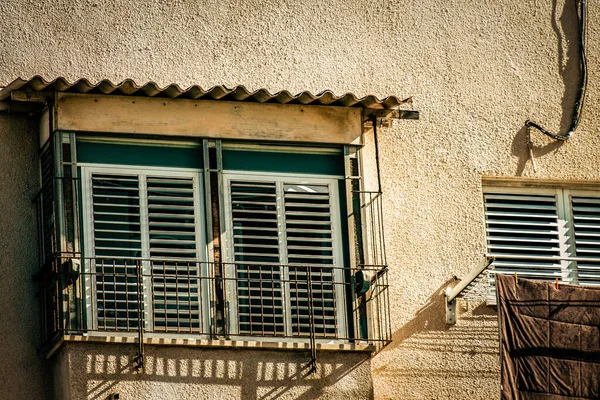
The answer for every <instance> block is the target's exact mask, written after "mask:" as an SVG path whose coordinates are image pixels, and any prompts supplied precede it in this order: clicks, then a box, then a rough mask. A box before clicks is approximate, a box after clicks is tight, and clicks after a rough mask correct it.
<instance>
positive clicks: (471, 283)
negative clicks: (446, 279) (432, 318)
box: [445, 257, 494, 325]
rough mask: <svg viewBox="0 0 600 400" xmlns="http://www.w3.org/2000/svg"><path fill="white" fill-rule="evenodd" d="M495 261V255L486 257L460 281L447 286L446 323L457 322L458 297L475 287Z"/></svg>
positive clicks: (452, 323)
mask: <svg viewBox="0 0 600 400" xmlns="http://www.w3.org/2000/svg"><path fill="white" fill-rule="evenodd" d="M493 262H494V258H493V257H486V258H485V260H483V262H482V263H481V264H479V265H478V266H476V267H475V268H473V269H472V270H471V272H469V273H468V274H467V276H465V277H464V278H463V279H461V280H460V281H455V282H452V283H451V284H450V285H449V286H448V287H447V288H446V301H445V303H446V323H447V324H449V325H454V324H456V299H457V298H462V297H463V296H464V295H465V294H467V293H468V292H469V291H471V289H473V288H474V287H475V285H477V284H478V283H479V282H480V281H481V278H482V277H483V272H484V271H485V270H487V269H488V268H489V267H490V265H492V263H493Z"/></svg>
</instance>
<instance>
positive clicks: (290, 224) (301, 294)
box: [283, 183, 337, 337]
mask: <svg viewBox="0 0 600 400" xmlns="http://www.w3.org/2000/svg"><path fill="white" fill-rule="evenodd" d="M283 190H284V193H285V194H284V205H285V206H284V212H285V234H286V239H287V261H288V264H289V266H290V267H289V282H290V283H289V297H290V305H291V307H290V308H291V309H290V313H291V320H292V334H293V335H294V336H308V335H309V334H310V327H311V322H312V325H313V328H314V331H315V333H316V334H317V335H318V336H320V337H335V336H336V334H337V325H336V314H337V307H336V300H337V299H336V293H335V291H336V289H337V288H336V287H335V286H336V285H334V281H335V277H334V271H335V270H334V269H333V268H332V267H334V265H333V264H334V239H333V221H332V210H331V197H330V193H329V186H328V185H310V184H288V183H285V184H284V185H283ZM309 280H310V287H309ZM309 289H310V290H309ZM311 313H312V316H313V317H312V321H311V319H310V314H311Z"/></svg>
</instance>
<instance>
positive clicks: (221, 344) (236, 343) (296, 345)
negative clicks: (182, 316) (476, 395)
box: [46, 335, 376, 358]
mask: <svg viewBox="0 0 600 400" xmlns="http://www.w3.org/2000/svg"><path fill="white" fill-rule="evenodd" d="M65 342H69V343H77V342H86V343H120V344H127V343H131V344H135V343H138V338H137V337H133V336H96V335H94V336H87V335H64V336H63V337H62V338H60V339H59V340H58V342H57V343H56V344H55V345H54V346H53V347H52V348H51V349H50V351H48V353H47V354H46V358H50V357H52V355H53V354H54V353H55V352H56V351H57V350H58V349H59V348H60V347H61V346H62V344H63V343H65ZM144 344H146V345H152V346H189V347H204V348H235V349H241V348H244V349H265V350H306V351H309V350H310V344H309V343H301V342H276V341H272V342H271V341H264V340H263V341H256V340H227V339H184V338H158V337H145V338H144ZM317 350H319V351H349V352H373V351H375V350H376V346H374V345H373V344H370V343H359V344H348V343H317Z"/></svg>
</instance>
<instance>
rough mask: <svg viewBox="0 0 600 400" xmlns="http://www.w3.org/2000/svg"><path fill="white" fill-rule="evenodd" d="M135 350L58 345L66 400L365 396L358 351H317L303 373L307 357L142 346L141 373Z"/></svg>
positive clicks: (367, 365)
mask: <svg viewBox="0 0 600 400" xmlns="http://www.w3.org/2000/svg"><path fill="white" fill-rule="evenodd" d="M137 350H138V349H137V346H136V345H115V344H81V343H74V344H68V345H66V346H65V348H64V350H63V351H62V353H61V355H60V357H61V358H64V359H66V360H68V368H69V371H70V373H69V376H68V388H69V392H70V399H71V400H79V399H82V400H83V399H85V400H88V399H89V400H91V399H97V400H104V399H106V398H107V397H108V396H110V395H112V394H117V393H118V394H119V396H120V398H122V399H128V400H136V399H140V400H142V399H157V400H158V399H199V398H201V399H207V400H208V399H219V400H225V399H232V400H233V399H248V400H250V399H306V400H308V399H315V398H324V399H369V398H372V397H373V386H372V385H371V384H370V383H369V382H370V375H371V362H370V358H369V355H368V354H364V353H320V354H319V355H318V359H319V363H318V367H317V372H316V373H315V374H308V373H307V372H308V370H307V368H306V363H307V361H308V360H309V359H310V353H307V352H287V351H285V352H284V351H262V350H254V351H253V350H225V349H212V350H211V349H201V348H192V349H185V350H182V349H181V348H176V347H165V346H160V347H156V346H146V348H145V368H144V370H143V372H138V371H136V370H135V368H134V367H133V358H134V356H135V355H136V353H137Z"/></svg>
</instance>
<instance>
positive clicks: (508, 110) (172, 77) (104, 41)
mask: <svg viewBox="0 0 600 400" xmlns="http://www.w3.org/2000/svg"><path fill="white" fill-rule="evenodd" d="M588 6H589V16H588V20H589V30H588V40H587V43H588V62H589V68H590V71H589V85H588V97H587V103H586V108H585V110H584V114H583V119H582V122H581V126H580V129H579V130H578V132H577V133H576V134H575V135H574V137H573V138H572V139H570V140H569V141H568V142H567V143H564V144H562V145H561V144H560V143H558V144H557V143H552V142H551V141H549V140H546V139H545V138H544V137H542V136H540V135H539V134H534V141H535V149H534V155H535V157H536V163H537V172H534V171H533V169H532V168H531V163H529V162H528V161H527V149H526V131H525V130H524V129H523V122H524V121H525V119H527V118H532V119H533V120H535V121H538V122H540V123H542V124H545V125H546V126H547V127H549V128H550V129H552V130H558V129H561V130H562V131H564V130H565V129H566V127H567V124H568V120H569V118H570V108H571V105H572V101H573V97H574V94H575V87H574V85H575V84H576V82H577V74H576V72H577V71H576V65H577V57H576V56H577V49H576V45H575V44H576V36H575V28H574V27H575V19H574V15H575V14H574V1H571V0H552V1H541V0H499V1H477V2H473V1H467V0H450V1H448V0H443V1H442V0H423V1H408V2H407V1H400V0H383V1H380V2H369V1H365V0H357V1H338V0H335V1H334V0H331V1H320V0H319V1H317V0H311V1H302V2H296V1H275V0H270V1H264V0H254V1H244V2H241V1H227V0H219V1H216V0H215V1H205V2H187V1H172V2H162V1H160V0H147V1H139V2H130V1H124V0H110V1H102V2H101V1H95V0H89V1H83V0H80V1H72V0H68V1H67V0H62V1H59V0H55V1H50V0H43V1H33V0H31V1H27V0H4V1H3V2H1V3H0V20H1V23H0V83H3V84H6V83H8V82H10V81H12V80H13V79H14V78H16V77H17V76H22V77H30V76H32V75H35V74H41V75H43V76H44V77H46V78H48V79H52V78H54V77H56V76H65V77H67V78H69V79H71V80H74V79H76V78H79V77H87V78H90V79H91V80H98V79H103V78H109V79H112V80H113V81H115V82H118V81H120V80H122V79H125V78H133V79H135V80H137V81H139V82H145V81H147V80H155V81H157V82H158V83H160V84H167V83H171V82H176V83H178V84H180V85H181V86H184V87H185V86H187V85H191V84H200V85H202V86H204V87H210V86H213V85H216V84H225V85H236V84H244V85H247V86H248V87H249V88H251V89H256V88H259V87H266V88H268V89H270V90H273V91H276V90H280V89H289V90H290V91H292V92H297V91H301V90H312V91H314V92H319V91H321V90H323V89H332V90H333V91H335V92H337V93H343V92H345V91H352V92H355V93H356V94H358V95H365V94H370V93H372V94H377V95H380V96H383V95H390V94H394V95H398V96H400V97H404V96H413V97H414V100H415V103H414V108H415V109H417V110H419V111H421V120H419V121H400V122H398V123H396V124H395V126H394V127H393V128H391V129H385V130H382V132H381V135H380V150H381V169H382V179H383V188H384V190H385V191H386V195H385V196H386V197H385V198H386V202H385V211H386V233H387V249H388V261H389V264H390V269H391V280H390V284H391V287H390V289H391V299H392V321H393V328H394V343H393V344H392V345H391V346H389V347H388V348H387V349H386V350H384V351H383V352H382V353H380V354H379V355H377V356H376V357H375V358H374V360H373V363H372V364H373V379H374V393H375V397H376V398H380V399H388V398H390V399H391V398H393V399H435V398H444V399H446V398H449V399H487V398H490V397H496V396H497V394H498V385H499V379H498V371H499V367H498V355H497V350H496V349H497V346H496V344H497V338H496V327H495V322H494V321H495V318H494V316H493V311H492V310H490V309H488V308H487V307H485V306H482V305H472V306H471V311H468V312H466V314H465V315H463V316H462V317H461V318H460V319H459V322H458V324H457V325H456V326H453V327H447V326H446V325H445V324H444V323H443V321H444V310H443V307H442V300H443V299H442V292H443V288H444V287H445V285H446V283H447V282H448V279H449V278H450V277H451V276H452V275H455V274H456V275H458V276H461V275H464V274H466V273H467V271H468V270H469V269H470V268H471V267H472V266H474V265H475V264H477V263H478V262H479V261H480V260H481V258H482V255H483V253H484V252H485V241H484V225H483V205H482V194H481V179H482V177H483V176H489V175H502V176H524V177H533V178H557V179H582V180H596V181H600V168H599V166H598V150H597V149H598V148H599V147H598V146H599V145H600V124H599V119H598V115H600V113H599V103H598V100H597V99H598V98H599V84H598V76H599V72H600V70H599V67H598V60H599V56H600V52H599V48H600V43H599V40H600V25H598V24H597V21H600V4H598V2H588ZM0 124H1V125H0V126H1V128H0V129H1V131H2V141H3V143H4V142H7V143H8V144H9V145H10V144H11V143H12V146H16V145H17V143H19V145H20V146H22V145H23V144H22V142H15V140H16V137H15V136H14V135H15V132H13V128H14V126H15V124H16V126H18V127H21V126H23V124H24V122H18V123H17V122H14V119H12V118H9V119H6V118H3V119H2V120H0ZM20 137H21V138H22V139H21V140H23V141H25V142H27V141H28V140H30V139H29V138H27V137H26V136H25V135H21V136H20ZM18 148H19V149H20V148H21V147H18ZM2 154H3V155H4V157H3V158H2V159H1V162H3V163H4V164H5V165H6V166H7V168H8V167H10V169H9V170H8V171H7V170H6V169H4V170H3V171H2V173H3V174H4V175H5V176H6V177H7V179H8V178H10V179H11V180H13V179H14V176H18V175H19V174H28V173H30V172H31V170H32V169H31V168H32V166H31V164H29V163H30V162H33V161H32V160H29V159H27V160H29V161H28V163H25V164H23V163H24V160H23V159H19V158H18V157H22V155H16V154H14V153H12V152H10V151H8V150H7V148H6V145H3V147H2ZM19 163H21V164H19ZM26 171H30V172H26ZM11 180H9V181H8V182H11ZM2 182H3V187H4V186H5V184H4V182H7V180H6V179H4V180H3V181H2ZM19 182H21V180H19ZM18 184H19V185H22V183H18ZM19 187H20V186H19ZM9 190H11V191H14V190H17V189H15V188H14V187H13V186H12V185H11V186H9ZM27 190H29V189H27ZM11 193H12V192H11ZM19 193H20V194H21V195H23V193H28V194H30V193H33V189H31V192H29V191H21V192H19ZM25 197H26V196H25ZM2 198H3V200H2V202H3V204H5V207H4V209H11V210H13V211H11V213H10V214H9V213H8V212H7V211H3V216H5V217H10V218H9V219H10V222H11V223H12V224H13V226H15V227H19V229H21V230H13V231H12V232H17V233H16V234H13V233H12V232H10V233H9V232H7V231H3V236H2V237H3V239H2V240H3V241H4V243H8V241H12V240H14V239H15V238H17V237H18V238H27V240H25V239H23V241H22V242H21V241H19V242H18V243H17V244H18V246H17V247H16V248H18V249H22V250H18V251H16V253H14V252H15V250H10V251H11V252H13V253H14V254H12V255H11V256H10V257H8V256H6V258H4V260H6V261H3V263H4V262H6V263H9V266H10V267H14V266H15V265H23V263H22V261H23V260H25V261H27V262H30V261H31V262H32V260H31V259H30V258H29V257H33V255H31V254H25V251H24V250H23V249H24V247H23V246H24V243H29V242H33V238H32V232H33V223H32V222H31V223H30V225H27V224H26V223H25V222H27V221H30V220H31V219H32V218H33V217H32V215H33V214H32V211H27V210H26V209H24V208H19V207H26V206H24V205H21V206H16V205H15V204H14V203H13V202H12V200H13V199H12V198H10V197H9V198H7V197H6V196H3V197H2ZM23 204H24V203H23ZM15 207H16V209H15ZM19 232H21V234H20V235H19V236H17V235H18V234H19ZM2 247H3V248H2V251H4V252H6V251H7V250H6V245H3V246H2ZM25 265H29V264H27V263H25ZM2 268H3V269H2V271H6V268H7V266H6V264H4V266H3V267H2ZM17 271H18V272H16V273H15V275H11V277H10V279H21V280H20V281H18V282H21V283H23V285H22V288H28V286H27V285H29V283H28V282H29V281H26V280H25V276H26V275H27V274H28V272H27V273H23V274H22V275H21V272H22V271H23V270H21V269H17ZM15 276H18V277H20V278H15ZM4 279H7V278H4ZM22 290H23V289H22ZM27 290H29V289H27ZM28 293H29V292H28ZM2 296H3V297H2V298H3V299H5V301H3V302H2V303H0V304H1V305H0V306H1V307H2V310H5V307H6V306H5V304H13V303H9V301H10V302H14V301H16V300H14V298H15V297H14V296H10V295H8V294H5V293H3V294H2ZM27 296H29V294H28V295H26V296H24V297H22V300H19V301H22V302H23V303H21V305H22V307H23V308H22V310H23V312H24V313H31V310H32V309H33V301H32V300H31V296H29V297H27ZM17 297H18V296H17ZM23 299H25V300H23ZM30 307H31V308H30ZM6 310H7V311H10V312H11V313H14V311H13V310H12V309H6ZM2 315H3V316H4V315H12V314H10V313H8V314H5V312H2ZM3 318H4V317H3ZM10 318H17V317H15V316H11V317H10ZM18 318H21V320H20V321H21V324H22V329H21V330H20V331H19V332H26V335H25V337H24V339H23V340H22V341H17V340H16V339H10V340H12V343H13V346H16V347H19V348H20V349H21V350H22V351H21V352H19V353H12V352H11V354H19V355H25V356H23V358H21V356H19V358H18V363H19V364H20V365H22V366H23V368H25V366H27V368H31V369H30V370H29V371H31V373H29V375H36V374H37V371H39V366H38V365H37V364H35V363H29V362H28V360H31V357H33V346H34V343H35V337H36V336H35V332H33V331H34V328H33V325H31V324H33V323H32V322H27V323H25V321H23V320H22V317H21V316H19V317H18ZM3 320H4V319H2V321H3ZM2 326H3V327H4V326H5V324H4V323H2ZM3 329H7V328H3ZM11 329H12V328H11ZM2 336H3V338H4V337H6V334H4V335H2ZM3 340H8V339H3ZM5 348H6V347H4V346H3V347H2V349H5ZM73 351H78V352H80V351H84V349H81V350H76V349H74V350H73ZM173 351H175V350H173ZM193 351H196V350H193ZM111 354H113V356H115V357H117V354H121V353H120V352H113V353H111ZM178 354H180V355H185V354H187V351H182V350H179V353H178ZM239 354H242V353H239ZM278 354H279V353H278ZM81 357H83V356H79V358H78V359H79V360H81ZM174 357H175V359H177V356H176V355H174ZM253 357H257V358H260V357H262V356H261V355H260V354H259V355H257V356H253ZM269 357H272V356H270V355H269ZM84 358H85V357H84ZM202 359H204V358H202ZM77 362H82V361H77ZM215 362H216V361H215ZM96 364H98V365H102V362H99V363H96V362H95V363H94V365H96ZM81 365H83V364H81ZM86 368H87V367H86ZM94 368H95V367H94ZM7 373H8V371H7ZM2 376H3V377H7V378H8V381H10V382H11V385H15V384H16V382H23V380H22V379H23V378H18V377H17V376H16V375H15V377H14V379H13V378H11V377H12V376H13V374H9V375H2ZM19 379H20V380H19ZM127 382H133V380H128V381H125V382H123V383H121V384H119V385H120V386H119V387H123V388H124V389H123V390H133V387H136V388H141V387H146V388H151V389H148V390H155V391H157V392H161V393H166V391H168V390H177V389H175V388H170V387H169V386H167V385H166V384H165V382H166V381H160V380H157V381H152V383H144V384H143V385H142V384H141V383H140V384H139V385H137V386H131V388H129V389H127V387H128V386H127ZM219 382H220V381H219ZM40 384H41V383H40V382H39V381H34V380H33V381H31V384H30V386H29V387H27V388H25V389H24V390H27V391H29V390H33V391H35V390H38V391H39V390H41V389H39V385H40ZM73 384H75V383H73ZM36 385H37V386H36ZM15 387H16V386H15ZM85 387H86V390H89V387H88V386H85ZM215 387H216V388H221V389H222V388H224V386H221V384H220V383H215ZM254 388H256V387H254ZM136 390H137V389H136ZM235 390H243V387H242V389H239V388H238V389H235ZM290 390H296V388H294V389H290ZM298 390H300V389H298ZM289 393H291V392H289ZM223 397H225V398H226V395H223Z"/></svg>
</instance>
